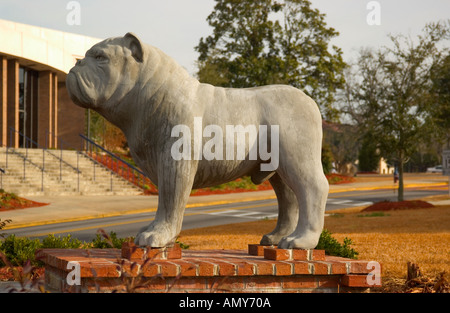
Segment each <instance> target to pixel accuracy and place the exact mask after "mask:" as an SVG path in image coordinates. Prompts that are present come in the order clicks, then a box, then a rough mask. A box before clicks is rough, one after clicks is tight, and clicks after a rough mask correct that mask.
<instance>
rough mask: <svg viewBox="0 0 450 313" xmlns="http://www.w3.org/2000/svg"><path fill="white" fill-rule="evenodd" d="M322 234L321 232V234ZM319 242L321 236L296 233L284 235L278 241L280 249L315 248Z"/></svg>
mask: <svg viewBox="0 0 450 313" xmlns="http://www.w3.org/2000/svg"><path fill="white" fill-rule="evenodd" d="M319 236H320V234H319ZM318 242H319V237H318V236H315V235H301V236H296V235H295V233H293V234H291V235H289V236H287V237H284V238H282V239H281V240H280V242H279V243H278V248H280V249H314V248H315V247H316V246H317V243H318Z"/></svg>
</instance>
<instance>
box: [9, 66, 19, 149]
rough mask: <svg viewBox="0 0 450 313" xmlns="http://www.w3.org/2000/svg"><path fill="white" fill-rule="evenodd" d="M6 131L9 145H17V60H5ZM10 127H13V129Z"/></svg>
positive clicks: (15, 146)
mask: <svg viewBox="0 0 450 313" xmlns="http://www.w3.org/2000/svg"><path fill="white" fill-rule="evenodd" d="M6 77H7V90H6V106H7V109H6V132H7V142H8V146H9V147H14V148H18V147H19V133H18V131H19V62H18V61H17V60H8V61H7V73H6ZM11 129H15V130H16V131H13V130H11Z"/></svg>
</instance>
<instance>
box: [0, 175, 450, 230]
mask: <svg viewBox="0 0 450 313" xmlns="http://www.w3.org/2000/svg"><path fill="white" fill-rule="evenodd" d="M447 185H448V177H447V176H441V177H439V176H433V177H431V176H424V177H418V178H415V177H412V178H411V179H406V180H405V187H406V188H408V187H409V188H412V187H432V186H447ZM397 187H398V184H394V183H393V181H392V180H388V179H385V180H380V181H368V182H357V183H349V184H341V185H330V194H333V193H338V192H348V191H357V190H376V189H387V188H388V189H394V188H395V189H396V188H397ZM27 198H29V199H30V200H33V201H37V202H43V203H49V205H46V206H43V207H36V208H28V209H21V210H13V211H4V212H0V219H1V220H6V219H11V220H12V223H11V224H8V225H7V226H6V227H5V229H13V228H18V227H27V226H35V225H44V224H51V223H57V222H67V221H76V220H84V219H91V218H100V217H108V216H117V215H122V214H133V213H142V212H151V211H156V208H157V206H158V197H157V196H34V197H27ZM264 199H276V196H275V193H274V192H273V190H267V191H252V192H244V193H231V194H219V195H208V196H193V197H190V198H189V201H188V205H187V207H196V206H206V205H217V204H226V203H234V202H242V201H253V200H264ZM446 202H448V203H445V202H444V203H440V204H450V200H446Z"/></svg>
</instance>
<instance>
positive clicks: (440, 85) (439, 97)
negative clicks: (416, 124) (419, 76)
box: [428, 54, 450, 148]
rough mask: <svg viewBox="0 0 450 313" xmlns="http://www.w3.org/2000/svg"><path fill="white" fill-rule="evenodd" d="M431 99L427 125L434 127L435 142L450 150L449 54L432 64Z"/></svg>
mask: <svg viewBox="0 0 450 313" xmlns="http://www.w3.org/2000/svg"><path fill="white" fill-rule="evenodd" d="M431 81H432V88H431V97H432V98H433V101H434V102H435V105H433V107H432V111H431V118H430V119H429V120H428V122H429V123H434V124H435V126H436V129H437V131H436V138H435V139H436V140H437V141H439V142H443V141H446V144H447V148H450V54H449V55H447V56H446V57H444V58H443V59H440V60H438V61H437V62H436V63H435V64H433V67H432V70H431Z"/></svg>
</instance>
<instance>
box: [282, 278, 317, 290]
mask: <svg viewBox="0 0 450 313" xmlns="http://www.w3.org/2000/svg"><path fill="white" fill-rule="evenodd" d="M316 287H317V280H316V278H315V277H314V276H306V277H302V276H293V277H284V278H283V288H286V289H296V288H316Z"/></svg>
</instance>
